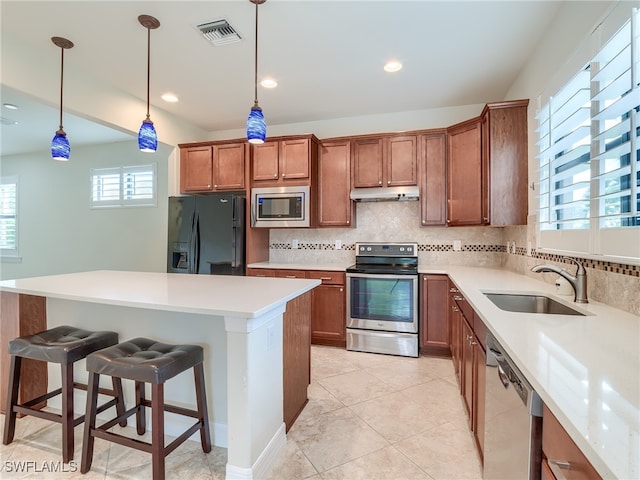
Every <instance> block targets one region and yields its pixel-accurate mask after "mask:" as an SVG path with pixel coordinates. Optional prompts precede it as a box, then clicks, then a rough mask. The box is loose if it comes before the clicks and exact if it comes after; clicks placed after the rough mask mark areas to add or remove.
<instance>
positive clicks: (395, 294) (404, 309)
mask: <svg viewBox="0 0 640 480" xmlns="http://www.w3.org/2000/svg"><path fill="white" fill-rule="evenodd" d="M346 278H347V327H348V328H361V329H366V330H380V331H386V332H408V333H417V332H418V276H417V275H380V274H368V273H347V276H346Z"/></svg>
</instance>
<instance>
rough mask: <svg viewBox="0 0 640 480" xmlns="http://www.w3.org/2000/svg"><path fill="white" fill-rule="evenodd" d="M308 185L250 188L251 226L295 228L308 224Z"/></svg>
mask: <svg viewBox="0 0 640 480" xmlns="http://www.w3.org/2000/svg"><path fill="white" fill-rule="evenodd" d="M309 190H310V189H309V187H308V186H307V187H293V186H286V187H263V188H253V189H251V226H253V227H266V228H277V227H279V228H283V227H284V228H295V227H308V226H309V204H310V203H311V202H310V198H309Z"/></svg>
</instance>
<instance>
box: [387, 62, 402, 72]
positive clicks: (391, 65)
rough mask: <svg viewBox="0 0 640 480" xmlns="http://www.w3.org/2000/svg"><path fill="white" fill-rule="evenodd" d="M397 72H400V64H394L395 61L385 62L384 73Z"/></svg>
mask: <svg viewBox="0 0 640 480" xmlns="http://www.w3.org/2000/svg"><path fill="white" fill-rule="evenodd" d="M398 70H402V64H401V63H400V62H396V61H395V60H394V61H392V62H387V64H386V65H385V66H384V71H385V72H397V71H398Z"/></svg>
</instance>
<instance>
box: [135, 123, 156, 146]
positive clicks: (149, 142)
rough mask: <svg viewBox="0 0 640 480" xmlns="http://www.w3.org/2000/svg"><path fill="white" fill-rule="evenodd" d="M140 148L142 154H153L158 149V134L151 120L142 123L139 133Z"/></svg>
mask: <svg viewBox="0 0 640 480" xmlns="http://www.w3.org/2000/svg"><path fill="white" fill-rule="evenodd" d="M138 148H139V149H140V151H141V152H147V153H153V152H155V151H156V150H157V149H158V134H157V133H156V129H155V128H154V126H153V122H152V121H151V120H149V119H145V120H143V121H142V125H141V126H140V131H139V132H138Z"/></svg>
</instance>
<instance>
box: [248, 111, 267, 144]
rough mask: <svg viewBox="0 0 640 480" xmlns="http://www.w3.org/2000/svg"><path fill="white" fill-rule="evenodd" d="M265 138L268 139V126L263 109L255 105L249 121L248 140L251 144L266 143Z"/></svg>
mask: <svg viewBox="0 0 640 480" xmlns="http://www.w3.org/2000/svg"><path fill="white" fill-rule="evenodd" d="M265 138H267V124H266V123H265V121H264V115H263V114H262V109H261V108H260V107H259V106H258V105H254V106H253V107H251V112H249V118H248V119H247V140H249V143H264V140H265Z"/></svg>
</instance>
